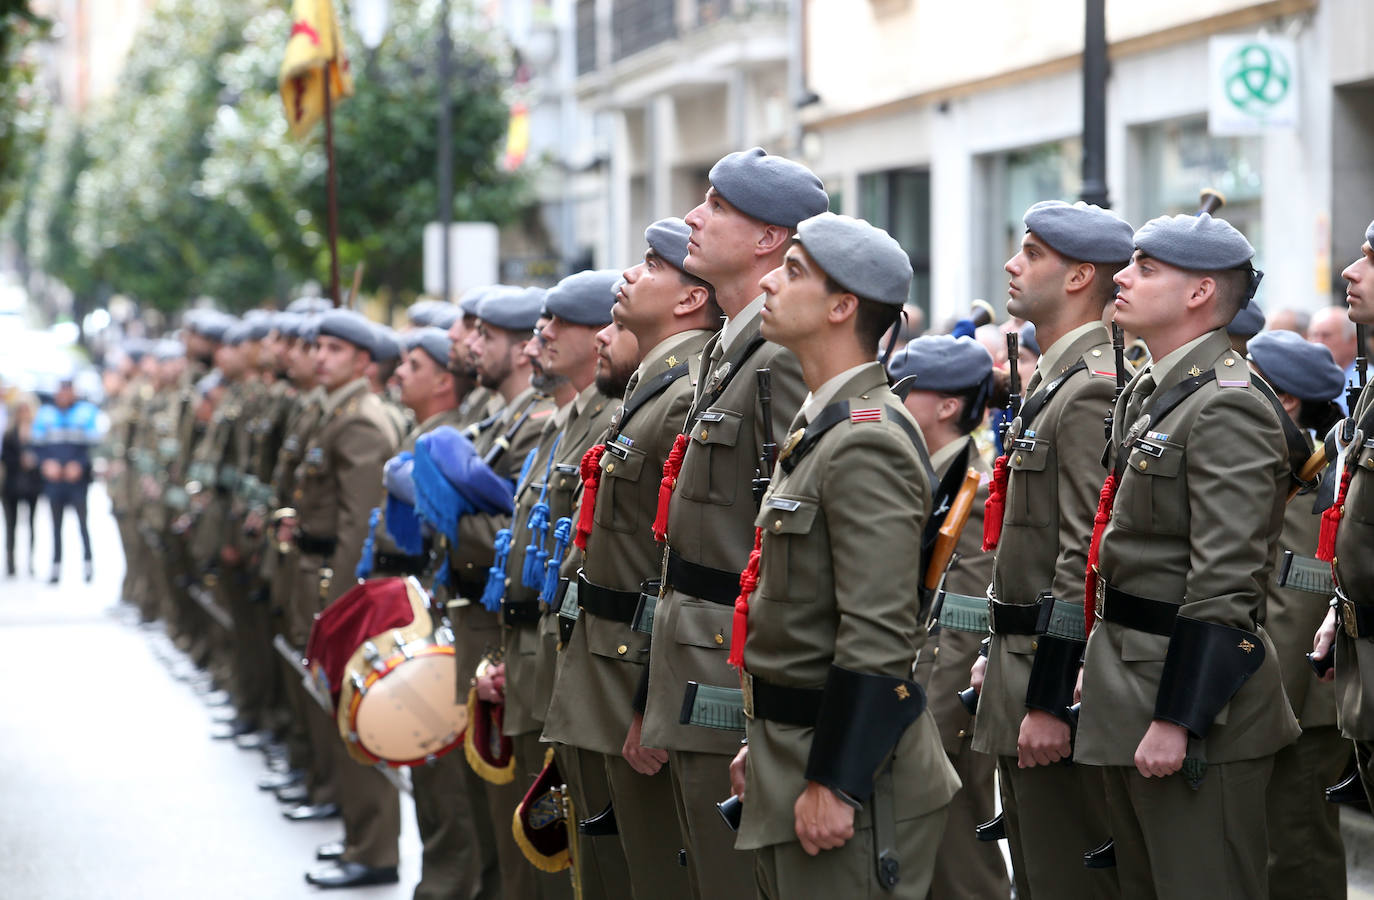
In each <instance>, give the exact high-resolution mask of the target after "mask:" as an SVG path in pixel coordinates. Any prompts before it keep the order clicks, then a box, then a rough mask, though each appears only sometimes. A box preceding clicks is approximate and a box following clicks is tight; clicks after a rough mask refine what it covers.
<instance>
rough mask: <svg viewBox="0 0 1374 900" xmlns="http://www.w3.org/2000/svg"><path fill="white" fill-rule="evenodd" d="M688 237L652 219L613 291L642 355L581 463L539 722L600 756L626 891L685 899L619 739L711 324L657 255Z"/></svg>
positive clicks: (631, 711) (697, 283) (674, 828)
mask: <svg viewBox="0 0 1374 900" xmlns="http://www.w3.org/2000/svg"><path fill="white" fill-rule="evenodd" d="M688 233H689V232H688V228H687V226H686V225H685V224H683V223H682V222H681V221H680V220H676V219H665V220H663V221H661V222H656V223H654V225H652V226H650V227H649V229H648V230H647V231H646V232H645V237H646V240H647V241H648V243H649V248H650V249H649V251H648V253H646V261H645V263H644V264H643V265H642V266H636V267H635V268H633V269H631V270H629V271H627V272H626V273H625V280H626V284H625V286H624V287H622V288H621V289H620V292H619V296H618V298H617V299H616V310H617V312H616V315H617V316H618V317H619V321H618V324H619V325H620V326H621V327H623V328H624V329H625V330H627V331H630V332H631V333H632V334H633V335H634V336H635V339H636V342H637V343H638V345H639V348H640V350H641V355H642V361H641V362H640V364H639V367H638V369H637V370H636V371H635V373H634V374H633V375H631V376H630V380H629V382H628V384H627V385H626V388H625V398H624V401H623V405H622V407H621V409H620V411H619V412H618V413H616V414H615V415H614V416H613V417H612V419H611V425H610V429H609V431H608V432H607V434H606V437H605V442H604V443H603V444H598V445H597V446H595V447H593V448H592V449H591V450H590V451H589V452H588V454H587V456H586V457H584V459H583V463H582V469H583V473H584V475H583V483H584V489H583V495H582V504H581V508H580V510H579V517H578V521H577V538H576V544H577V545H578V546H579V547H580V548H582V550H583V553H584V557H583V560H582V567H581V569H580V570H579V571H578V572H577V602H578V605H579V606H580V608H581V611H580V613H579V616H578V620H577V624H576V627H575V629H574V630H573V633H572V636H571V637H570V638H569V639H568V640H567V642H566V646H565V647H564V649H563V652H562V656H561V659H560V661H559V668H558V672H557V675H556V676H555V682H554V689H553V698H552V700H551V702H550V704H549V712H548V719H547V721H546V722H545V725H544V735H545V737H546V738H548V739H550V740H555V741H558V742H560V743H563V744H567V745H569V746H572V747H577V748H579V749H581V750H584V751H588V752H590V753H594V754H598V755H600V756H601V757H602V765H603V766H604V767H605V771H606V778H607V782H608V784H609V786H610V794H611V800H612V803H613V806H614V816H615V823H616V829H617V830H618V831H619V835H620V844H621V846H622V847H623V848H624V851H625V858H626V861H627V862H628V864H629V874H630V886H631V889H632V891H633V892H634V895H635V896H636V897H649V896H656V897H687V896H690V890H689V886H688V879H687V877H686V873H683V872H680V871H679V869H678V867H677V866H675V865H674V863H675V862H676V861H677V854H678V851H679V850H680V849H682V847H683V840H682V838H681V835H680V830H679V827H678V821H677V818H676V816H675V814H674V812H673V807H674V801H673V789H672V781H671V779H670V777H669V773H668V772H667V771H666V770H665V769H664V766H663V764H664V763H665V762H666V761H667V758H666V756H667V755H666V754H665V753H662V752H661V751H659V752H657V753H655V752H654V751H644V750H641V749H640V748H639V747H638V746H637V743H638V742H637V741H632V742H631V743H633V744H634V745H635V746H627V738H626V734H627V732H628V733H631V734H633V733H634V732H635V731H637V730H638V729H637V727H636V723H635V722H634V717H635V707H634V704H635V702H636V701H635V696H636V693H638V691H639V689H640V688H639V686H640V682H641V679H643V678H644V677H645V671H644V667H645V663H646V662H647V660H646V659H645V656H646V654H647V651H648V649H649V636H648V635H646V634H644V633H643V632H636V631H635V630H634V629H633V628H632V627H631V623H632V621H633V619H634V615H635V612H636V609H637V608H638V607H639V604H640V595H641V592H643V593H645V594H647V595H649V596H655V595H657V593H658V584H657V583H656V579H657V576H658V574H659V571H660V560H661V558H662V556H661V551H660V548H659V547H658V545H657V543H656V542H655V539H654V535H653V532H652V529H651V528H650V525H651V523H652V521H653V516H654V512H655V511H656V509H657V507H658V495H659V483H660V476H661V474H662V472H663V463H664V461H665V460H667V458H668V454H669V451H670V450H671V449H672V447H673V444H674V441H675V439H676V437H677V434H678V431H679V428H680V424H679V423H681V422H682V420H683V418H684V417H685V416H686V414H687V410H688V407H689V406H690V404H691V400H692V392H693V387H694V385H695V383H696V381H697V375H698V371H699V368H700V365H701V350H702V348H703V347H704V346H705V345H706V342H707V340H708V339H709V338H710V337H711V336H712V332H713V330H714V327H715V324H716V322H717V321H718V319H719V313H718V311H717V309H716V307H715V305H714V303H713V302H712V299H711V290H710V288H709V287H708V286H707V285H706V284H705V283H704V282H702V281H701V280H700V279H698V278H695V277H690V276H685V275H684V274H683V273H682V272H681V271H680V269H679V268H678V265H680V263H677V264H675V263H669V262H666V260H670V259H679V258H680V257H679V254H684V255H685V251H686V243H687V234H688ZM665 253H666V254H667V255H666V256H663V255H661V254H665ZM641 285H642V290H641V289H640V286H641ZM608 286H609V285H608ZM674 310H676V312H675V311H674ZM650 582H655V583H654V584H653V585H652V587H650V584H649V583H650ZM622 754H623V755H622ZM584 760H585V757H584ZM583 767H584V768H586V767H587V766H586V764H585V762H584V766H583ZM587 812H588V813H592V814H594V813H597V812H600V811H599V810H587ZM688 855H689V858H690V855H691V851H690V850H689V851H688Z"/></svg>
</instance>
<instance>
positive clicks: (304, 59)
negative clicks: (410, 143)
mask: <svg viewBox="0 0 1374 900" xmlns="http://www.w3.org/2000/svg"><path fill="white" fill-rule="evenodd" d="M326 77H327V78H328V79H329V92H330V96H331V99H332V100H333V101H334V102H337V101H338V100H339V98H342V97H351V96H353V74H352V72H351V71H350V70H349V67H348V56H347V54H346V53H345V51H344V45H343V36H342V35H341V34H340V33H339V20H338V18H336V17H335V15H334V4H333V3H332V2H330V0H294V2H293V3H292V4H291V37H290V39H289V40H288V41H287V42H286V57H285V58H284V59H283V60H282V63H281V72H280V73H279V74H278V76H277V82H278V84H279V85H280V86H281V99H282V104H283V105H284V106H285V107H286V121H287V124H288V125H289V126H290V128H291V134H292V135H293V136H295V137H297V138H301V137H305V136H306V135H307V134H309V133H310V129H311V128H312V127H313V126H314V125H315V123H316V122H318V121H319V120H320V119H321V118H322V117H323V116H324V85H325V81H324V80H325V78H326Z"/></svg>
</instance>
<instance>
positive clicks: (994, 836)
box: [973, 813, 1007, 844]
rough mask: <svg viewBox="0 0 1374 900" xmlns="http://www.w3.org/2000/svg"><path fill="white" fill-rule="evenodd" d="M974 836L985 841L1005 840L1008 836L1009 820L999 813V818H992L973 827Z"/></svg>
mask: <svg viewBox="0 0 1374 900" xmlns="http://www.w3.org/2000/svg"><path fill="white" fill-rule="evenodd" d="M973 836H974V837H976V838H977V839H978V840H980V841H983V842H984V843H989V844H990V843H992V842H993V841H1001V840H1005V839H1006V837H1007V822H1006V820H1005V819H1003V818H1002V814H1001V813H998V814H997V818H995V819H990V820H988V821H987V822H984V823H983V824H982V825H979V826H977V827H976V828H974V829H973Z"/></svg>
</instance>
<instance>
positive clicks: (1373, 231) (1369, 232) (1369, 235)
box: [1364, 222, 1374, 247]
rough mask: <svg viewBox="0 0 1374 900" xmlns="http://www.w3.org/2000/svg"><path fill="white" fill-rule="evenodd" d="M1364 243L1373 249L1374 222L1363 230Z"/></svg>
mask: <svg viewBox="0 0 1374 900" xmlns="http://www.w3.org/2000/svg"><path fill="white" fill-rule="evenodd" d="M1364 242H1365V243H1366V244H1368V245H1369V246H1371V247H1374V222H1370V223H1369V227H1368V228H1366V229H1365V230H1364Z"/></svg>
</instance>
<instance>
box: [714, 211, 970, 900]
mask: <svg viewBox="0 0 1374 900" xmlns="http://www.w3.org/2000/svg"><path fill="white" fill-rule="evenodd" d="M910 285H911V263H910V261H909V260H908V258H907V254H906V251H904V250H903V249H902V248H901V247H900V246H899V245H898V244H897V242H896V241H894V240H893V239H892V238H891V237H889V236H888V235H887V234H886V233H885V232H883V231H881V230H879V229H877V228H874V227H873V226H871V225H869V224H868V223H867V222H864V221H862V220H858V219H851V218H849V217H847V216H836V215H834V214H833V213H821V214H820V215H818V216H815V217H813V218H811V219H808V220H806V221H804V222H802V223H801V224H800V225H799V226H798V227H797V236H796V239H795V240H794V242H793V244H792V246H791V247H790V248H789V249H788V250H787V255H786V257H785V259H784V261H783V264H782V265H781V266H779V267H778V268H777V269H775V270H774V271H773V272H771V273H769V274H768V275H767V276H765V277H764V278H763V280H762V281H761V282H760V286H761V287H762V288H763V290H764V292H765V297H766V301H765V303H764V307H763V311H762V319H763V322H762V334H763V336H764V337H765V338H766V339H768V340H772V341H774V342H776V343H779V344H781V345H782V346H784V347H787V348H788V349H789V350H791V351H792V352H793V353H794V354H795V355H796V357H797V359H798V361H799V362H800V364H801V367H802V373H803V376H804V378H805V381H806V386H807V387H808V388H809V389H810V391H811V394H810V396H809V397H808V398H807V401H806V403H805V404H803V406H802V408H801V410H800V412H798V414H797V417H796V418H795V419H794V420H793V423H792V424H793V428H794V429H795V430H794V431H792V433H791V434H790V435H789V437H788V438H787V441H786V444H785V445H784V447H783V450H782V453H781V455H780V456H779V459H778V466H777V467H776V468H775V469H774V470H773V476H774V479H775V480H774V481H773V482H772V484H771V486H770V487H769V489H768V491H767V493H766V494H765V495H764V498H763V504H762V506H761V508H760V510H759V513H758V516H757V518H756V519H755V526H756V529H757V530H756V532H755V541H754V548H755V552H754V553H753V554H751V555H750V561H749V566H748V568H746V569H745V571H744V573H743V575H741V577H740V597H739V600H738V601H737V603H736V612H735V620H734V623H733V631H734V633H733V636H732V643H731V654H730V655H731V660H732V661H733V662H735V663H736V664H738V665H740V666H741V681H742V684H743V687H744V714H745V716H746V718H747V719H748V728H747V732H748V743H747V744H746V746H745V748H744V749H742V750H740V752H739V754H738V755H737V756H736V758H735V761H734V762H733V763H732V764H731V768H730V774H731V782H732V784H733V786H734V788H735V792H736V794H737V795H739V796H740V798H741V799H742V800H743V802H744V810H743V818H742V820H741V822H740V826H739V839H738V841H737V842H736V846H737V847H738V848H739V849H741V850H754V851H756V853H755V876H756V883H757V885H758V891H759V895H760V896H761V897H769V898H783V897H786V898H799V897H875V898H876V897H882V896H888V895H889V894H890V896H893V897H905V898H922V897H924V896H925V894H926V891H927V890H928V889H929V887H930V880H931V873H932V871H933V869H934V862H935V853H936V849H937V847H938V846H939V843H940V835H941V834H942V833H943V831H944V824H945V817H946V808H947V806H948V804H949V800H950V798H951V797H952V796H953V795H954V793H955V791H957V790H958V788H959V779H958V777H957V776H956V775H955V774H954V769H953V767H952V766H950V764H949V760H948V759H947V758H946V757H945V754H944V752H943V751H942V749H941V747H940V736H939V732H938V731H937V729H936V725H935V721H934V719H933V718H932V717H931V716H928V715H924V714H923V713H924V711H925V692H924V691H923V690H922V689H921V687H920V686H919V685H917V684H915V683H914V682H912V681H910V680H909V679H910V677H911V673H912V669H913V667H914V665H915V659H914V657H915V652H916V649H917V648H918V647H919V646H920V643H921V640H922V632H923V629H922V628H921V626H920V623H919V621H918V620H919V612H920V600H919V596H918V591H917V589H916V587H915V586H914V585H911V574H910V559H911V558H912V556H913V551H914V550H915V548H918V547H920V545H921V533H922V530H923V528H924V527H925V524H926V520H927V518H928V517H929V515H930V511H931V497H932V480H933V474H932V471H931V464H930V458H929V456H928V454H927V451H926V446H925V440H924V439H923V438H922V437H921V432H920V428H919V427H918V426H917V425H916V423H915V421H914V420H913V419H912V418H911V415H910V414H909V413H908V412H907V411H906V409H905V408H904V407H903V406H902V404H901V402H900V401H899V400H898V399H897V398H896V396H895V395H893V393H892V392H891V391H890V390H889V389H888V386H887V377H886V373H885V372H884V371H883V369H882V366H881V365H879V364H878V363H876V362H874V357H875V356H876V355H877V351H878V341H879V339H880V338H881V337H882V335H883V333H884V332H886V331H887V330H888V329H889V328H891V327H892V326H893V325H894V324H896V321H897V317H898V315H899V314H900V310H901V306H902V304H903V303H905V302H906V299H907V295H908V291H909V290H910ZM904 586H905V587H904Z"/></svg>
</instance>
